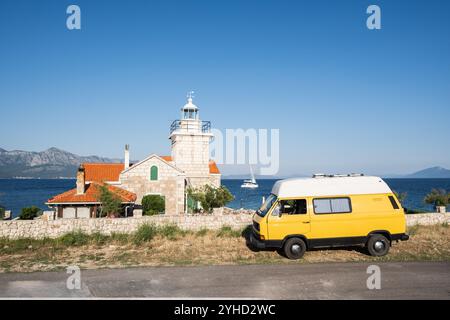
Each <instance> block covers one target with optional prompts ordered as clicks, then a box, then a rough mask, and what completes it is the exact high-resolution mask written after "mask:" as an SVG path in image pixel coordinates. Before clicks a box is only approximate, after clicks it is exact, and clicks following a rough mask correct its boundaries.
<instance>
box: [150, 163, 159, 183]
mask: <svg viewBox="0 0 450 320" xmlns="http://www.w3.org/2000/svg"><path fill="white" fill-rule="evenodd" d="M150 180H152V181H156V180H158V167H157V166H152V167H151V168H150Z"/></svg>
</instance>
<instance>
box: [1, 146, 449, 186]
mask: <svg viewBox="0 0 450 320" xmlns="http://www.w3.org/2000/svg"><path fill="white" fill-rule="evenodd" d="M121 161H122V160H120V159H111V158H105V157H99V156H79V155H76V154H73V153H70V152H67V151H64V150H61V149H58V148H50V149H47V150H45V151H40V152H34V151H22V150H12V151H7V150H5V149H2V148H0V178H42V179H55V178H72V177H74V176H75V173H76V170H77V168H78V166H79V165H80V164H81V163H83V162H100V163H108V162H109V163H111V162H113V163H117V162H121ZM297 176H305V175H297ZM387 177H389V178H450V170H448V169H445V168H442V167H432V168H427V169H424V170H420V171H417V172H414V173H412V174H408V175H389V176H387ZM223 178H225V179H233V178H234V179H247V178H248V177H247V176H243V175H230V176H224V177H223ZM257 178H258V179H263V178H272V179H273V178H274V177H258V176H257ZM278 178H281V177H278Z"/></svg>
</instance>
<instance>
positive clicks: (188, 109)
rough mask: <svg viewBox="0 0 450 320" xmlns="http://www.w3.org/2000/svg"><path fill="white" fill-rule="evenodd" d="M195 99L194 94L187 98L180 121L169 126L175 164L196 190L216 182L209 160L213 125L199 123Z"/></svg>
mask: <svg viewBox="0 0 450 320" xmlns="http://www.w3.org/2000/svg"><path fill="white" fill-rule="evenodd" d="M193 98H194V97H193V92H192V91H191V92H189V93H188V95H187V103H186V104H185V105H184V106H183V107H182V108H181V118H180V119H179V120H175V121H173V122H172V125H171V126H170V135H169V139H170V140H171V143H172V147H171V153H172V161H173V163H174V164H175V165H176V166H177V167H178V168H180V169H181V170H183V171H184V172H185V174H186V179H187V180H188V184H190V185H191V186H194V187H196V186H201V185H204V184H206V183H211V182H213V181H211V177H210V173H211V170H210V165H211V161H210V159H209V144H210V142H211V140H212V138H213V134H212V133H211V122H209V121H203V120H201V119H200V113H199V108H198V107H197V106H196V105H195V104H194V103H193ZM213 184H216V183H213ZM219 184H220V182H219Z"/></svg>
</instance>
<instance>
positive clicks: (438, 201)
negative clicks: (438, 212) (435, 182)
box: [423, 189, 450, 207]
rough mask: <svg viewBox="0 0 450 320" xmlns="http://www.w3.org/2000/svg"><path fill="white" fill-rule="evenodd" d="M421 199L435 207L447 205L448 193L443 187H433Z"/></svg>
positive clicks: (449, 195) (449, 198) (449, 197)
mask: <svg viewBox="0 0 450 320" xmlns="http://www.w3.org/2000/svg"><path fill="white" fill-rule="evenodd" d="M423 200H424V201H425V203H428V204H432V205H434V206H435V207H439V206H448V203H449V202H450V194H448V193H447V191H445V190H443V189H439V190H438V189H433V190H431V192H430V193H429V194H427V195H426V197H425V198H424V199H423Z"/></svg>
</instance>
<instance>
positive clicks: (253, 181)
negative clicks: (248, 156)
mask: <svg viewBox="0 0 450 320" xmlns="http://www.w3.org/2000/svg"><path fill="white" fill-rule="evenodd" d="M250 174H251V175H252V183H256V179H255V175H254V174H253V169H252V166H250Z"/></svg>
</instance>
